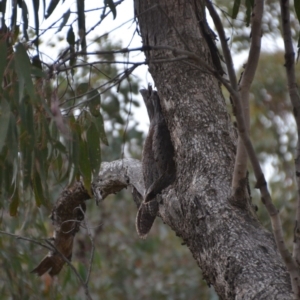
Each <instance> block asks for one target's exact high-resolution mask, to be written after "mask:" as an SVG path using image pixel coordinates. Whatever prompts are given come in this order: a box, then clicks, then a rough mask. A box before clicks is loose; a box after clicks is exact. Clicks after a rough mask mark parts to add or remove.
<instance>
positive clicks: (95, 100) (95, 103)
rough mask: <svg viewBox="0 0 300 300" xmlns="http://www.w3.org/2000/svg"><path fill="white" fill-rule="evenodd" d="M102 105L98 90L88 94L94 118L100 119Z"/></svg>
mask: <svg viewBox="0 0 300 300" xmlns="http://www.w3.org/2000/svg"><path fill="white" fill-rule="evenodd" d="M100 104H101V97H100V94H99V92H98V91H97V90H94V89H93V90H91V91H90V92H89V93H88V106H89V109H90V112H91V114H92V115H93V116H94V117H98V116H99V115H100V111H99V110H100Z"/></svg>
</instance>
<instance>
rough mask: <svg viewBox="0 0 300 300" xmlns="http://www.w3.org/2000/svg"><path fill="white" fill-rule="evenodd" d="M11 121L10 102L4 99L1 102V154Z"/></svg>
mask: <svg viewBox="0 0 300 300" xmlns="http://www.w3.org/2000/svg"><path fill="white" fill-rule="evenodd" d="M9 119H10V107H9V104H8V102H7V101H6V100H5V99H4V98H2V99H1V101H0V152H1V151H2V148H3V146H4V143H5V140H6V136H7V130H8V125H9Z"/></svg>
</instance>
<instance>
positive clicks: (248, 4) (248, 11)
mask: <svg viewBox="0 0 300 300" xmlns="http://www.w3.org/2000/svg"><path fill="white" fill-rule="evenodd" d="M252 8H253V3H252V1H251V0H246V26H247V27H248V26H249V25H250V22H251V13H252Z"/></svg>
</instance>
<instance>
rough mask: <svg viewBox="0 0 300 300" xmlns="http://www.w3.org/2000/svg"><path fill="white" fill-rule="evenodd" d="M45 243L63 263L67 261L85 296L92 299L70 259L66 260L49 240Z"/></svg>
mask: <svg viewBox="0 0 300 300" xmlns="http://www.w3.org/2000/svg"><path fill="white" fill-rule="evenodd" d="M46 243H47V244H48V245H49V246H50V247H51V248H52V249H51V250H52V251H55V252H56V253H58V254H59V255H60V256H61V258H62V259H63V260H64V261H65V263H67V265H68V266H69V267H70V268H71V269H72V271H73V272H74V274H75V275H76V277H77V278H78V280H79V281H80V283H81V285H82V287H83V289H84V292H85V295H86V298H87V299H89V300H92V297H91V295H90V292H89V288H88V286H87V284H86V283H85V282H84V280H83V279H82V277H81V276H80V275H79V273H78V271H77V270H76V268H75V267H74V266H73V264H72V263H71V261H70V260H68V259H67V258H66V257H65V256H64V255H63V254H62V253H61V252H60V251H59V250H58V249H57V247H55V246H54V245H53V244H52V243H51V242H49V241H47V240H46Z"/></svg>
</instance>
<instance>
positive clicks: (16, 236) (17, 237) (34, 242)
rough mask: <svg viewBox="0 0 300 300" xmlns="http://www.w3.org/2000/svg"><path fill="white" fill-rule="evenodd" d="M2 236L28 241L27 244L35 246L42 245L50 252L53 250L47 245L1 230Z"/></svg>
mask: <svg viewBox="0 0 300 300" xmlns="http://www.w3.org/2000/svg"><path fill="white" fill-rule="evenodd" d="M0 234H5V235H9V236H11V237H14V238H16V239H18V240H24V241H27V242H31V243H33V244H37V245H40V246H42V247H44V248H46V249H48V250H50V251H51V250H52V248H50V247H49V246H47V245H45V244H43V243H41V242H38V241H37V240H36V239H32V238H26V237H23V236H20V235H17V234H13V233H9V232H5V231H2V230H0ZM43 240H45V241H47V239H43Z"/></svg>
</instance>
